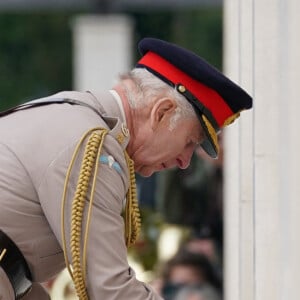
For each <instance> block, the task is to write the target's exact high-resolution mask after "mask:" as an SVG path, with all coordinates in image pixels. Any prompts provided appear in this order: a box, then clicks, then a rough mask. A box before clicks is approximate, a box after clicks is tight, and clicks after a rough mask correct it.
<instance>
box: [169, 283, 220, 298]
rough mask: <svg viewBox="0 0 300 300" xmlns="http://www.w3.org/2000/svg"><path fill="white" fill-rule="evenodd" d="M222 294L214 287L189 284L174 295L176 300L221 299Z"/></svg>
mask: <svg viewBox="0 0 300 300" xmlns="http://www.w3.org/2000/svg"><path fill="white" fill-rule="evenodd" d="M221 299H222V298H221V297H220V295H219V294H218V293H217V292H216V291H215V289H214V288H212V287H210V286H208V285H203V286H201V287H199V286H187V287H184V288H182V289H181V290H180V291H179V292H178V294H177V295H176V296H175V297H174V300H221Z"/></svg>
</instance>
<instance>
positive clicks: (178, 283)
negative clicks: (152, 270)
mask: <svg viewBox="0 0 300 300" xmlns="http://www.w3.org/2000/svg"><path fill="white" fill-rule="evenodd" d="M161 279H162V289H161V294H162V296H163V297H164V299H166V300H174V299H175V296H176V295H177V294H178V292H179V291H180V290H181V289H182V288H184V287H188V286H197V287H201V286H203V285H208V286H211V287H212V289H214V290H215V292H216V293H217V294H219V295H222V278H221V277H220V274H219V273H218V272H216V270H215V268H214V266H213V265H212V263H211V262H210V261H209V259H208V258H207V257H206V256H204V255H202V254H198V253H192V252H189V251H186V250H184V249H182V250H179V251H178V252H177V253H176V255H175V256H173V257H172V258H171V259H170V260H168V261H167V262H166V264H165V265H164V267H163V270H162V276H161Z"/></svg>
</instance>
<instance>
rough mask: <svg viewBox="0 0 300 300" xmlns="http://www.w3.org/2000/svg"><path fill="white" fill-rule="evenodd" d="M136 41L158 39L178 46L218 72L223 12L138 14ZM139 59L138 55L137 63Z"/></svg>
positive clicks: (135, 17)
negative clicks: (147, 38)
mask: <svg viewBox="0 0 300 300" xmlns="http://www.w3.org/2000/svg"><path fill="white" fill-rule="evenodd" d="M132 15H133V17H134V19H135V23H136V30H135V41H134V44H135V45H136V44H137V43H138V41H139V40H140V39H141V38H143V37H156V38H161V39H166V40H168V41H170V42H174V43H178V44H179V45H181V46H183V47H186V48H188V49H190V50H192V51H194V52H195V53H197V54H198V55H200V56H202V57H203V58H204V59H206V60H207V61H208V62H210V63H211V64H213V65H214V66H215V67H217V68H218V69H221V68H222V10H221V8H195V9H186V10H177V11H176V10H173V11H159V12H156V11H155V12H153V11H150V12H144V11H143V12H136V13H133V14H132ZM138 57H140V56H139V53H138V51H136V52H135V58H134V61H135V60H136V59H137V58H138Z"/></svg>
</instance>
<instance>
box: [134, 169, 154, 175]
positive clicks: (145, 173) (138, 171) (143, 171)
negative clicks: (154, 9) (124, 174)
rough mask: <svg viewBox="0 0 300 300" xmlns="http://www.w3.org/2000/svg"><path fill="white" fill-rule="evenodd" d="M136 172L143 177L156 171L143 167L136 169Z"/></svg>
mask: <svg viewBox="0 0 300 300" xmlns="http://www.w3.org/2000/svg"><path fill="white" fill-rule="evenodd" d="M136 173H138V174H139V175H140V176H142V177H150V176H151V175H152V174H153V173H154V171H153V170H149V169H143V168H141V169H139V170H136Z"/></svg>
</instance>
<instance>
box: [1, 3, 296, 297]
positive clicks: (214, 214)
mask: <svg viewBox="0 0 300 300" xmlns="http://www.w3.org/2000/svg"><path fill="white" fill-rule="evenodd" d="M299 12H300V2H299V1H298V0H287V1H260V0H224V1H222V0H152V1H147V0H98V1H97V0H52V1H49V0H1V1H0V109H1V110H3V109H6V108H8V107H11V106H13V105H15V104H19V103H22V102H25V101H27V100H31V99H34V98H38V97H43V96H47V95H49V94H53V93H56V92H58V91H61V90H73V89H74V90H81V91H84V90H92V91H95V90H103V89H109V88H110V87H111V86H112V84H113V82H114V80H115V78H116V76H117V75H118V73H119V72H122V71H125V70H129V69H130V68H132V67H133V66H134V64H135V63H136V61H137V60H138V59H139V57H140V56H139V53H138V50H137V43H138V41H139V40H140V39H141V38H143V37H146V36H151V37H156V38H162V39H166V40H168V41H170V42H175V43H178V44H180V45H181V46H184V47H187V48H189V49H191V50H193V51H194V52H196V53H197V54H199V55H200V56H202V57H203V58H205V59H206V60H207V61H208V62H210V63H211V64H213V65H214V66H215V67H217V68H218V69H220V70H222V71H224V72H225V73H226V74H227V75H228V76H229V77H230V78H232V79H233V80H234V81H236V82H237V83H239V84H241V85H242V86H243V87H244V88H245V89H246V90H247V91H248V92H249V93H250V94H251V95H253V97H254V109H253V110H252V111H250V112H243V116H242V118H241V120H239V121H238V122H235V124H233V125H232V126H230V128H229V129H226V130H225V132H224V136H223V135H222V136H220V143H221V145H222V155H221V156H220V158H219V159H218V160H214V161H212V160H209V159H208V158H207V157H206V156H205V155H203V153H202V151H201V149H198V150H197V151H196V152H195V154H194V156H193V158H192V163H191V165H190V167H189V168H188V169H186V170H172V171H168V172H163V173H160V174H157V175H154V176H152V177H150V178H147V179H143V178H140V177H138V178H137V182H138V192H139V201H140V207H141V210H142V217H143V229H142V234H141V237H140V240H139V241H138V242H137V244H136V245H135V246H134V247H132V248H131V249H130V250H129V253H128V259H129V262H130V265H132V267H133V268H134V269H135V270H136V271H137V276H138V278H139V279H141V280H144V281H146V282H148V283H149V284H151V285H152V286H153V287H154V288H156V289H157V290H158V292H159V293H161V294H162V295H163V296H164V297H165V299H169V300H171V299H175V300H191V299H193V300H196V299H197V300H200V299H201V300H218V299H222V298H225V299H230V300H265V299H273V300H282V299H297V297H299V291H298V289H299V288H298V287H299V276H300V256H299V253H300V236H299V234H298V228H299V227H300V219H299V217H298V216H299V215H300V201H299V199H298V198H299V194H300V186H299V171H298V170H299V166H300V156H299V152H300V139H299V133H298V131H299V126H300V120H299V116H298V112H299V109H300V102H299V100H298V98H299V91H298V85H299V80H300V78H299V74H300V55H299V53H300V35H299V32H298V29H297V28H299V26H300V15H299ZM223 146H224V151H223ZM223 154H224V159H223ZM99 251H100V250H99ZM45 287H46V288H48V289H49V292H50V293H51V298H52V299H54V300H69V299H76V297H75V296H74V293H73V292H74V291H73V288H72V284H71V282H70V278H69V276H68V274H67V272H65V271H64V272H62V273H61V274H59V275H58V276H57V277H56V278H54V279H53V280H51V281H49V282H47V283H45Z"/></svg>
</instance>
